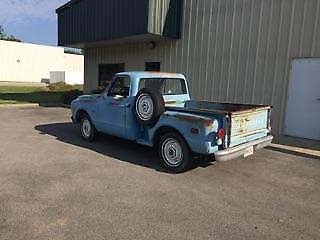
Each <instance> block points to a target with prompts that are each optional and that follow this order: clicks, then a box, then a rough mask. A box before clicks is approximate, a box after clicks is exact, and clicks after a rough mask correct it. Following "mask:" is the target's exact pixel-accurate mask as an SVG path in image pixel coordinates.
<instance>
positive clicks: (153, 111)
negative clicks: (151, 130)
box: [134, 88, 165, 126]
mask: <svg viewBox="0 0 320 240" xmlns="http://www.w3.org/2000/svg"><path fill="white" fill-rule="evenodd" d="M164 111H165V104H164V100H163V97H162V95H161V94H160V93H159V92H157V91H155V90H151V89H146V88H143V89H141V90H140V91H139V92H138V93H137V96H136V100H135V111H134V112H135V115H136V118H137V120H138V122H139V123H140V124H142V125H144V126H153V125H154V124H155V123H156V122H157V121H158V119H159V117H160V115H161V114H162V113H164Z"/></svg>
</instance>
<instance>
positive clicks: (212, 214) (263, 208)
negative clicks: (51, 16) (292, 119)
mask: <svg viewBox="0 0 320 240" xmlns="http://www.w3.org/2000/svg"><path fill="white" fill-rule="evenodd" d="M69 117H70V116H69V110H68V109H63V108H42V107H37V106H25V107H21V106H17V107H1V108H0V120H1V121H0V129H1V133H0V239H1V240H4V239H10V240H12V239H17V240H18V239H77V240H79V239H91V240H92V239H290V240H292V239H320V160H319V159H317V158H308V157H302V156H297V155H292V154H287V153H282V152H278V151H274V150H271V149H264V150H261V151H259V152H257V153H256V154H255V155H254V156H253V157H250V158H247V159H237V160H233V161H229V162H225V163H218V164H211V163H207V162H204V161H200V162H199V163H198V166H197V167H196V168H195V169H193V170H191V171H189V172H186V173H183V174H178V175H174V174H168V173H166V172H164V171H163V170H162V169H161V167H160V165H159V163H158V161H157V156H156V154H155V153H154V152H153V150H152V149H149V148H146V147H142V146H139V145H136V144H134V143H132V142H128V141H124V140H121V139H117V138H113V137H102V138H100V139H99V141H98V142H95V143H87V142H84V141H83V140H82V139H80V136H79V133H78V129H77V126H73V125H71V123H70V118H69Z"/></svg>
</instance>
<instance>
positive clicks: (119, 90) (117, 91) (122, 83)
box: [108, 76, 130, 97]
mask: <svg viewBox="0 0 320 240" xmlns="http://www.w3.org/2000/svg"><path fill="white" fill-rule="evenodd" d="M129 94H130V78H129V77H127V76H125V77H117V78H116V80H115V81H114V82H113V84H112V86H111V88H110V90H109V93H108V96H112V97H115V96H122V97H128V96H129Z"/></svg>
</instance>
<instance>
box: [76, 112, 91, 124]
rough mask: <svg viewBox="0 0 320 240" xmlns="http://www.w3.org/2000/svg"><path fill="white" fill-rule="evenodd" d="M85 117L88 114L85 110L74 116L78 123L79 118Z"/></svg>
mask: <svg viewBox="0 0 320 240" xmlns="http://www.w3.org/2000/svg"><path fill="white" fill-rule="evenodd" d="M87 115H88V113H87V112H86V111H85V110H79V111H78V112H77V115H76V122H80V120H81V118H82V117H84V116H87Z"/></svg>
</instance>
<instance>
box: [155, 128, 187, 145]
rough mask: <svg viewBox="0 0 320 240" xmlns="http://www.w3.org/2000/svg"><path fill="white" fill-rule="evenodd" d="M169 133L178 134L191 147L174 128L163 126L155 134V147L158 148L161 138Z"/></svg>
mask: <svg viewBox="0 0 320 240" xmlns="http://www.w3.org/2000/svg"><path fill="white" fill-rule="evenodd" d="M168 132H174V133H176V134H179V136H180V137H182V139H183V140H184V141H185V142H186V144H187V145H188V146H189V144H188V142H187V141H186V139H185V138H184V137H183V135H182V134H181V133H180V132H179V131H178V130H177V129H175V128H173V127H169V126H163V127H160V128H159V129H158V130H157V131H156V132H155V134H154V137H153V145H154V146H157V144H158V143H159V141H160V138H161V136H163V135H164V134H166V133H168Z"/></svg>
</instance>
